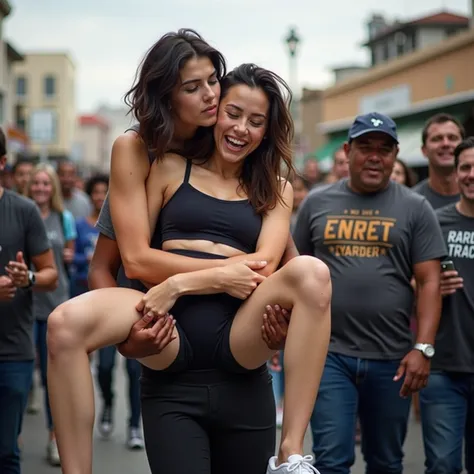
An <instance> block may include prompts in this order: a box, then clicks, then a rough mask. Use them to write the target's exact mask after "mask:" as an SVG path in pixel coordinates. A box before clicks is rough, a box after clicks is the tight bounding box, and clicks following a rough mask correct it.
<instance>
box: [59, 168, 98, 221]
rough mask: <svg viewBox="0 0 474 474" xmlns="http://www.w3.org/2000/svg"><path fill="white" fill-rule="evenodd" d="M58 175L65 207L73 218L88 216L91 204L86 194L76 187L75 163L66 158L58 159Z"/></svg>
mask: <svg viewBox="0 0 474 474" xmlns="http://www.w3.org/2000/svg"><path fill="white" fill-rule="evenodd" d="M58 176H59V181H60V183H61V191H62V193H63V199H64V206H65V207H66V209H67V210H68V211H69V212H71V214H72V215H73V216H74V219H79V218H80V217H89V216H90V214H91V212H92V204H91V202H90V200H89V197H88V196H87V194H86V193H85V192H84V191H81V190H79V189H77V188H76V180H77V167H76V165H75V163H73V162H72V161H68V160H65V161H60V162H59V163H58Z"/></svg>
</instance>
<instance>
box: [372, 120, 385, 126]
mask: <svg viewBox="0 0 474 474" xmlns="http://www.w3.org/2000/svg"><path fill="white" fill-rule="evenodd" d="M370 121H371V122H372V124H373V126H374V127H379V126H380V125H383V120H380V119H376V118H373V119H370Z"/></svg>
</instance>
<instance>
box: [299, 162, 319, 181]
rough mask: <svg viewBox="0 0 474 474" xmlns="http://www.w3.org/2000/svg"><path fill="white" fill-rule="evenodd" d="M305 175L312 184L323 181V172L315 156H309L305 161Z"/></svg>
mask: <svg viewBox="0 0 474 474" xmlns="http://www.w3.org/2000/svg"><path fill="white" fill-rule="evenodd" d="M302 174H303V177H304V178H305V179H306V180H307V181H309V182H310V183H311V186H314V185H315V184H318V183H319V182H320V181H321V172H320V170H319V164H318V161H317V160H315V159H314V158H308V159H307V160H306V161H305V163H304V168H303V173H302Z"/></svg>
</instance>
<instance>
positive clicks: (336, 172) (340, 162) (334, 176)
mask: <svg viewBox="0 0 474 474" xmlns="http://www.w3.org/2000/svg"><path fill="white" fill-rule="evenodd" d="M348 176H349V160H348V159H347V155H346V152H345V151H344V148H343V147H341V148H339V149H338V150H336V151H335V152H334V155H333V161H332V169H331V172H330V173H329V174H328V175H327V176H326V178H325V180H324V182H325V183H326V184H331V183H335V182H336V181H339V180H340V179H344V178H347V177H348Z"/></svg>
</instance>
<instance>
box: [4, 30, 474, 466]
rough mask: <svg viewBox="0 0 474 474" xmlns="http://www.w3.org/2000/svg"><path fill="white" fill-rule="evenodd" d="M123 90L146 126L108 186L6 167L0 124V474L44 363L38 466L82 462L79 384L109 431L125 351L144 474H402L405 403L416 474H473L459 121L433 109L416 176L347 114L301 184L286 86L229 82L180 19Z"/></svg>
mask: <svg viewBox="0 0 474 474" xmlns="http://www.w3.org/2000/svg"><path fill="white" fill-rule="evenodd" d="M162 71H169V73H168V72H167V73H166V74H163V72H162ZM126 98H127V102H128V104H129V105H130V108H131V111H132V113H133V115H134V116H135V117H136V119H137V125H135V126H133V127H131V128H130V129H129V130H125V131H124V134H123V135H121V136H120V137H118V138H117V140H116V142H115V143H114V146H113V149H112V158H111V172H110V179H109V177H108V176H105V175H94V176H91V177H90V179H89V180H88V181H87V182H86V183H81V181H80V180H79V178H78V176H77V168H76V165H75V164H74V163H72V162H69V161H61V162H59V163H58V164H57V166H56V167H53V166H52V165H50V164H44V163H40V164H35V163H33V162H31V161H28V160H24V159H23V160H18V161H17V162H16V163H15V164H14V165H13V167H11V168H8V167H7V164H6V154H7V150H6V140H5V136H4V135H3V132H1V133H0V172H2V181H1V183H0V222H1V228H0V265H1V267H0V415H1V416H0V418H1V420H2V423H1V427H0V472H2V474H3V473H5V474H19V473H20V455H21V452H20V451H21V449H28V446H23V445H22V442H21V427H22V420H23V416H24V413H25V412H26V413H37V411H38V390H39V389H38V386H37V385H35V383H34V380H35V377H34V373H35V368H36V370H37V372H38V373H39V375H40V377H39V378H40V380H41V385H42V387H43V388H44V394H45V396H44V400H45V407H44V413H45V416H46V428H47V443H46V444H47V448H46V454H47V458H48V460H49V462H50V463H51V464H52V465H56V466H61V468H62V471H63V472H64V473H65V474H76V473H80V474H91V473H92V434H93V426H94V421H95V420H94V418H95V413H94V393H93V374H94V373H95V374H96V376H97V383H98V386H99V388H100V391H101V394H102V406H101V410H100V413H99V416H98V419H97V422H98V428H99V431H100V433H101V434H102V436H104V437H108V436H110V434H111V432H112V431H113V427H114V391H113V367H114V364H115V359H116V352H117V350H118V351H120V353H121V354H122V355H123V356H125V358H126V365H127V371H128V375H129V378H130V384H129V393H128V396H129V401H130V417H129V421H128V424H127V425H128V433H127V445H128V447H129V448H130V449H142V448H143V447H145V448H146V453H147V457H148V461H149V465H150V469H151V472H152V473H161V472H167V473H170V474H173V473H176V474H180V473H182V472H202V473H208V474H209V473H210V472H211V471H212V472H213V473H214V474H219V473H224V472H225V473H226V474H231V473H233V472H235V473H237V472H238V473H241V472H246V473H248V474H252V473H255V474H262V473H264V472H267V474H287V473H292V472H293V473H299V474H310V473H319V472H320V473H321V474H347V473H349V472H350V468H351V466H352V465H353V463H354V457H355V454H354V453H355V443H356V442H358V441H360V442H361V447H362V453H363V456H364V460H365V462H366V465H367V472H368V473H370V474H376V473H397V474H398V473H402V472H403V444H404V441H405V437H406V433H407V429H408V419H409V413H410V406H411V405H412V404H413V405H414V407H415V411H416V413H417V414H419V416H420V420H421V423H422V432H423V443H424V454H425V458H426V462H425V466H426V474H451V473H452V474H454V473H460V472H461V471H462V468H463V461H464V465H465V468H466V470H467V471H468V472H469V473H471V474H474V318H473V316H474V272H473V271H472V270H473V268H474V138H472V137H471V138H469V137H468V138H466V136H465V130H464V128H463V126H462V124H461V123H460V122H459V121H458V120H457V119H456V118H455V117H453V116H450V115H448V114H443V113H442V114H437V115H435V116H433V117H431V118H429V119H428V121H427V122H426V125H425V127H424V129H423V133H422V136H421V137H420V143H421V152H422V153H423V155H424V156H425V157H426V159H427V164H428V168H429V176H428V178H427V179H426V180H424V181H421V182H419V183H416V176H415V174H414V173H413V171H412V170H411V169H410V168H409V167H407V165H406V164H405V163H404V162H403V157H399V156H398V150H399V147H398V144H399V143H398V134H397V127H396V124H395V122H394V121H393V120H392V119H391V118H389V117H387V116H385V115H382V114H380V113H377V112H373V113H370V114H366V115H361V116H358V117H355V118H354V121H353V124H352V126H351V128H350V130H349V132H348V137H347V141H346V143H345V144H344V146H343V147H342V148H341V149H339V150H337V151H336V152H335V154H334V157H333V167H332V169H331V170H330V172H329V173H328V174H327V175H326V176H324V177H322V176H321V173H320V172H319V168H318V162H317V161H315V160H312V159H309V160H307V161H306V163H305V166H304V169H303V170H302V171H301V173H299V172H298V171H297V170H295V169H294V167H293V164H292V156H291V155H292V151H291V143H292V134H293V124H292V120H291V116H290V113H289V100H290V98H291V93H290V91H289V89H288V88H287V86H286V84H285V83H284V81H283V80H282V79H281V78H279V77H278V76H277V75H276V74H274V73H272V72H271V71H268V70H266V69H264V68H261V67H258V66H256V65H253V64H243V65H241V66H239V67H237V68H235V69H234V70H233V71H231V72H229V73H227V72H226V66H225V60H224V58H223V56H222V55H221V54H220V53H219V52H218V51H217V50H215V49H214V48H213V47H211V46H210V45H209V44H207V43H206V42H205V41H204V40H203V39H202V38H201V37H200V36H199V35H198V34H197V33H195V32H193V31H191V30H180V31H179V32H177V33H170V34H167V35H165V36H163V37H162V38H160V40H159V41H158V42H157V43H156V44H155V45H154V46H153V47H152V48H151V49H150V50H149V52H148V53H147V56H146V57H145V59H144V61H143V63H142V65H141V68H140V70H139V73H138V75H137V81H136V83H135V84H134V86H133V88H132V89H131V90H130V91H129V93H128V94H127V96H126ZM111 315H113V317H111ZM94 355H97V357H96V358H97V363H96V362H95V361H93V362H92V365H91V357H92V358H94ZM95 365H97V367H96V368H95ZM91 367H92V370H91ZM270 375H271V377H270ZM32 382H33V383H32ZM418 394H419V397H418ZM141 420H143V429H144V441H143V440H142V435H141V429H140V421H141ZM277 426H279V427H281V429H282V431H281V441H280V445H279V447H278V448H277V449H276V446H275V443H276V441H275V437H276V428H277ZM308 426H310V427H311V433H312V439H313V455H309V454H306V453H304V451H303V446H304V437H305V433H306V430H307V428H308ZM463 443H464V444H465V453H466V455H465V459H464V460H463ZM242 450H243V451H244V452H245V456H243V455H242V452H241V451H242ZM420 455H421V453H420ZM177 459H179V463H177Z"/></svg>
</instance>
